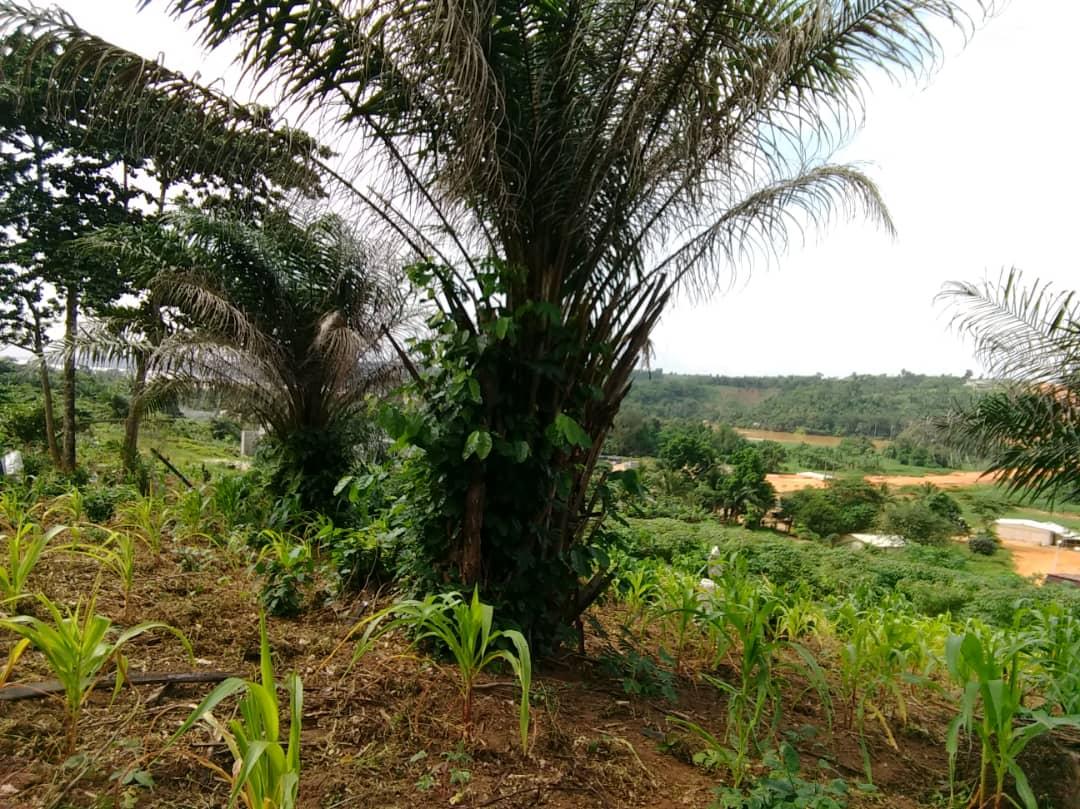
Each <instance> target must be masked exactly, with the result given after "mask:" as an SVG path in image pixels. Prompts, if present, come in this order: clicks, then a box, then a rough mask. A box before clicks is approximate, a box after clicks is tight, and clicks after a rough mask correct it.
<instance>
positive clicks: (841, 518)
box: [782, 478, 887, 537]
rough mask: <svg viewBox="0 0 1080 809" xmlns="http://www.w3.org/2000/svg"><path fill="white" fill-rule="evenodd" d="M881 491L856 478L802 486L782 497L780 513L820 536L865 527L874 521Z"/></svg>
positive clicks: (882, 501) (881, 500)
mask: <svg viewBox="0 0 1080 809" xmlns="http://www.w3.org/2000/svg"><path fill="white" fill-rule="evenodd" d="M886 502H887V496H886V494H885V492H884V491H882V490H881V489H879V488H876V487H874V486H872V485H871V484H869V483H866V482H865V481H863V480H859V479H854V478H852V479H847V478H839V479H836V480H831V481H829V485H828V486H826V487H825V488H824V489H803V490H801V491H798V492H793V493H792V494H790V495H787V496H786V497H784V498H783V501H782V509H783V513H784V514H786V515H787V516H788V517H790V518H791V520H792V522H793V523H794V524H795V525H796V526H797V527H799V528H804V529H806V530H809V531H811V532H813V533H814V534H816V535H818V536H821V537H834V536H839V535H841V534H850V533H853V532H856V531H865V530H866V529H868V528H870V527H871V526H873V525H874V523H875V522H877V521H878V518H879V515H880V514H881V511H882V508H883V507H884V506H885V504H886Z"/></svg>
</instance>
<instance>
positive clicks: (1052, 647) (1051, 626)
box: [1024, 603, 1080, 714]
mask: <svg viewBox="0 0 1080 809" xmlns="http://www.w3.org/2000/svg"><path fill="white" fill-rule="evenodd" d="M1025 615H1026V618H1025V620H1024V623H1025V624H1026V627H1027V632H1028V633H1029V634H1030V636H1031V638H1032V641H1033V643H1034V646H1035V649H1034V651H1033V655H1034V657H1035V663H1036V664H1037V665H1036V668H1035V670H1034V672H1033V675H1034V679H1035V684H1036V689H1037V690H1038V692H1039V693H1040V694H1042V695H1043V696H1044V697H1045V698H1046V700H1047V702H1048V703H1050V704H1051V705H1056V706H1057V707H1058V708H1059V709H1060V710H1061V712H1062V713H1064V714H1080V616H1077V615H1076V614H1075V613H1074V612H1072V611H1070V610H1069V609H1068V608H1067V607H1065V606H1064V605H1062V604H1060V603H1052V604H1045V605H1042V606H1040V607H1038V608H1036V609H1030V610H1028V611H1027V612H1026V613H1025Z"/></svg>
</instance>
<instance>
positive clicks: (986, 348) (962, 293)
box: [938, 268, 1080, 385]
mask: <svg viewBox="0 0 1080 809" xmlns="http://www.w3.org/2000/svg"><path fill="white" fill-rule="evenodd" d="M938 299H939V300H941V301H943V302H945V303H946V304H947V305H948V306H949V307H950V308H951V309H952V312H953V314H952V319H951V325H952V327H953V328H954V329H956V330H957V331H958V332H960V334H962V335H964V336H965V337H967V338H969V339H971V340H972V341H973V343H974V346H975V352H976V354H977V356H978V357H979V359H980V360H981V361H982V362H983V364H984V365H985V366H986V369H987V371H989V372H990V373H991V374H995V375H998V376H1001V377H1005V378H1010V379H1023V380H1025V381H1027V382H1031V383H1045V384H1048V385H1053V384H1068V383H1070V382H1071V383H1072V384H1074V385H1075V384H1077V382H1078V381H1080V297H1078V296H1077V294H1076V292H1073V291H1068V290H1060V291H1059V290H1056V289H1054V287H1053V285H1052V284H1050V283H1049V282H1042V281H1039V280H1038V279H1036V280H1035V281H1034V282H1032V283H1030V284H1026V283H1025V281H1024V276H1023V273H1022V272H1021V271H1020V270H1018V269H1016V268H1012V269H1009V270H1007V271H1006V270H1003V271H1002V272H1001V274H1000V276H999V277H998V280H997V281H990V280H986V281H983V282H982V283H969V282H961V281H955V282H952V283H950V284H947V285H946V287H945V288H944V289H943V290H942V292H941V293H939V295H938Z"/></svg>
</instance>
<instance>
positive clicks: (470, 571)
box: [461, 461, 487, 586]
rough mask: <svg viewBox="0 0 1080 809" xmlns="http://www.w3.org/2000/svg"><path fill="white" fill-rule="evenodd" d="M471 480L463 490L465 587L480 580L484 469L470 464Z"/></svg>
mask: <svg viewBox="0 0 1080 809" xmlns="http://www.w3.org/2000/svg"><path fill="white" fill-rule="evenodd" d="M472 467H473V471H472V478H471V479H470V481H469V488H468V489H466V490H465V515H464V519H463V520H462V534H463V537H462V539H463V544H462V554H461V578H462V581H463V582H464V583H465V585H466V586H470V585H473V584H475V583H476V582H477V581H479V580H480V566H481V563H482V562H483V556H482V553H481V543H482V539H483V528H484V495H485V494H486V492H487V486H486V484H485V483H484V467H483V465H482V464H480V463H477V462H476V461H473V462H472Z"/></svg>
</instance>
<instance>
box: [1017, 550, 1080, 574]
mask: <svg viewBox="0 0 1080 809" xmlns="http://www.w3.org/2000/svg"><path fill="white" fill-rule="evenodd" d="M1001 544H1002V545H1003V546H1004V547H1006V548H1008V549H1009V552H1010V553H1011V554H1012V562H1013V567H1014V568H1015V569H1016V572H1017V573H1019V574H1020V575H1021V576H1039V577H1040V578H1041V577H1043V576H1045V575H1046V574H1047V573H1078V574H1080V550H1072V549H1070V548H1064V547H1061V546H1056V547H1052V548H1044V547H1042V546H1039V545H1025V544H1024V543H1022V542H1002V543H1001Z"/></svg>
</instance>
